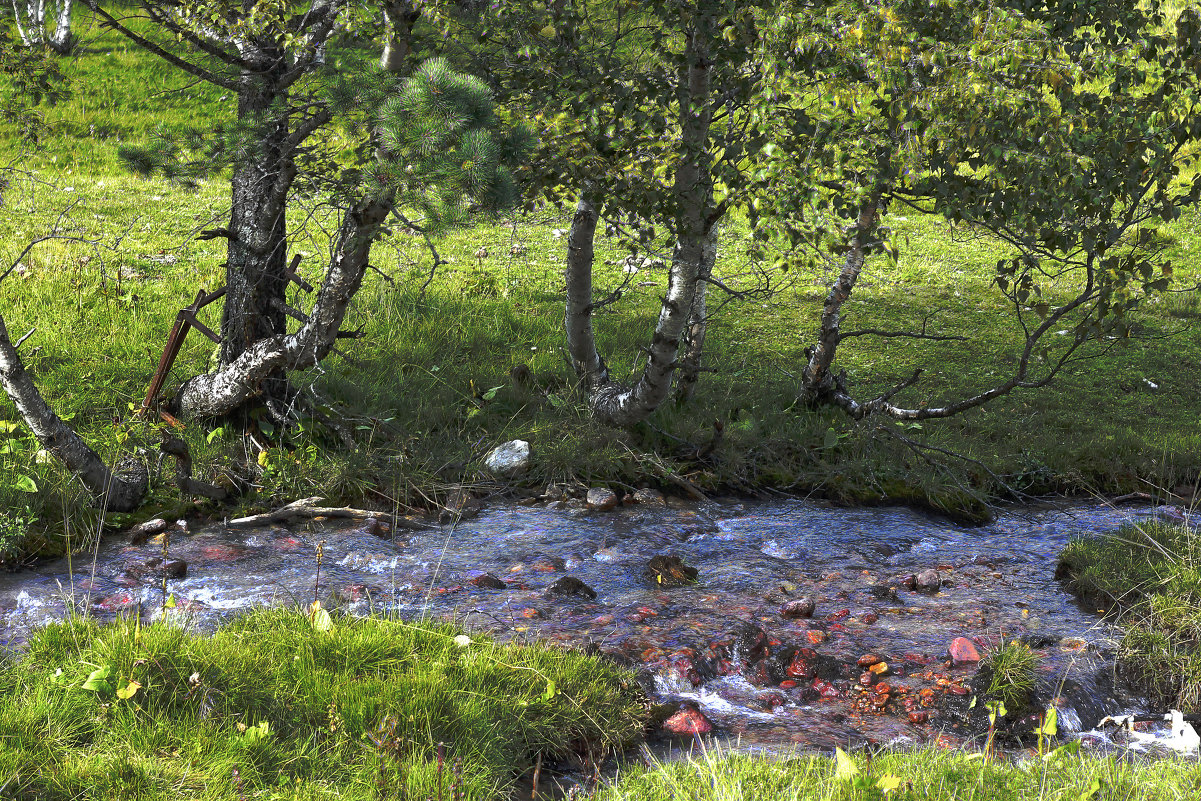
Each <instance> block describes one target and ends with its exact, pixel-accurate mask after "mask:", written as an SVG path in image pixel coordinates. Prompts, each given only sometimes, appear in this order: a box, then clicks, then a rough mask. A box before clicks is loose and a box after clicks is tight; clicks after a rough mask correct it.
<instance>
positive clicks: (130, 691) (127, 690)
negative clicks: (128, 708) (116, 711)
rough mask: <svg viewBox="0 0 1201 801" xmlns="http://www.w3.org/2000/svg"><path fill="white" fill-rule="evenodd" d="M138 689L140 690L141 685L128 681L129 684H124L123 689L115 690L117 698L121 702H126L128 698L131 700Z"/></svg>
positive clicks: (131, 680)
mask: <svg viewBox="0 0 1201 801" xmlns="http://www.w3.org/2000/svg"><path fill="white" fill-rule="evenodd" d="M140 689H142V685H140V684H138V683H137V682H136V681H134V680H133V679H130V680H129V684H126V685H125V686H124V687H122V688H120V689H119V690H117V697H118V698H120V699H121V700H122V701H128V700H129V699H130V698H133V696H134V693H136V692H137V691H138V690H140Z"/></svg>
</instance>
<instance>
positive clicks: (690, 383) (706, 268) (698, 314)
mask: <svg viewBox="0 0 1201 801" xmlns="http://www.w3.org/2000/svg"><path fill="white" fill-rule="evenodd" d="M701 254H702V255H701V267H700V271H699V272H698V273H697V277H696V291H695V292H694V294H693V296H692V311H691V313H690V314H689V315H688V328H687V330H686V331H685V332H684V353H683V355H682V356H680V358H679V360H678V361H679V365H680V367H679V375H678V376H676V392H675V399H676V402H677V403H687V402H688V401H690V400H692V395H693V393H695V392H696V384H697V381H699V380H700V375H701V355H702V354H703V353H704V351H705V335H706V334H707V333H708V331H709V311H708V308H707V307H706V303H705V299H706V297H707V295H708V292H707V291H706V289H707V287H708V285H709V279H710V278H711V277H712V276H713V266H714V265H715V264H716V263H717V226H715V225H714V226H710V227H709V232H708V235H707V236H706V237H705V241H704V244H703V250H702V251H701Z"/></svg>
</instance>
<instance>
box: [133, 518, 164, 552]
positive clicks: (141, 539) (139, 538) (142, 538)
mask: <svg viewBox="0 0 1201 801" xmlns="http://www.w3.org/2000/svg"><path fill="white" fill-rule="evenodd" d="M168 525H169V524H168V523H167V521H166V520H163V519H162V518H161V517H156V518H154V519H153V520H147V521H146V522H144V523H138V524H137V525H136V526H134V527H133V528H131V529H130V530H129V542H130V543H131V544H132V545H142V544H143V543H145V542H146V540H148V539H150V538H151V537H153V536H154V535H155V534H161V533H163V532H164V531H166V530H167V526H168Z"/></svg>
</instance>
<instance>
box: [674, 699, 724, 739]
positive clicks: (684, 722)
mask: <svg viewBox="0 0 1201 801" xmlns="http://www.w3.org/2000/svg"><path fill="white" fill-rule="evenodd" d="M711 731H713V723H712V722H710V720H709V718H707V717H705V713H704V712H701V710H699V709H698V708H696V707H695V706H693V705H691V704H688V705H685V706H681V707H680V709H679V711H678V712H676V713H675V714H674V715H672V716H671V717H669V718H668V719H667V720H665V721H663V732H664V733H665V734H671V735H675V736H677V737H691V736H693V735H694V734H708V733H709V732H711Z"/></svg>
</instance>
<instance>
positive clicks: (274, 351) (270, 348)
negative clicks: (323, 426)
mask: <svg viewBox="0 0 1201 801" xmlns="http://www.w3.org/2000/svg"><path fill="white" fill-rule="evenodd" d="M391 210H392V201H391V198H369V199H366V200H363V201H361V202H359V203H358V204H357V205H355V206H354V207H352V208H350V209H348V210H347V211H346V213H345V214H344V215H343V218H342V223H341V226H340V228H339V230H338V236H337V239H336V240H335V246H334V249H333V255H332V257H331V258H330V262H329V267H328V268H327V270H326V273H325V278H324V279H323V280H322V282H321V288H320V289H319V290H318V292H317V300H316V301H315V302H314V304H313V308H312V310H311V311H310V312H309V314H308V316H307V317H306V319H305V321H304V323H303V324H302V325H301V326H300V328H299V329H298V330H297V331H296V332H295V333H293V334H289V335H284V334H276V335H274V336H270V337H266V338H263V339H259V340H257V341H255V342H254V343H253V344H252V345H251V346H250V347H249V348H246V349H245V350H243V351H242V353H241V354H239V355H238V357H237V358H236V359H234V360H233V361H231V362H230V363H229V364H225V365H222V366H221V367H220V368H219V369H217V370H216V371H215V372H212V373H207V374H205V375H200V376H196V377H195V378H192V379H190V380H189V381H187V382H186V383H185V384H184V385H183V386H182V387H181V388H180V390H179V393H178V394H177V395H176V397H175V400H174V402H173V408H174V409H175V411H177V412H178V413H179V414H180V415H181V416H183V417H190V418H196V417H217V416H220V415H224V414H228V413H230V412H231V411H233V410H235V409H237V408H239V407H240V406H242V405H243V404H245V403H247V402H249V401H252V400H257V399H259V398H261V397H262V396H263V394H264V392H265V390H266V389H267V387H265V385H264V382H267V381H269V380H271V379H272V377H274V376H283V375H284V374H285V373H286V372H287V371H289V370H305V369H308V368H310V367H313V366H314V365H316V364H317V363H319V362H320V361H321V360H322V359H324V358H325V357H326V356H327V355H329V352H330V351H331V350H333V347H334V342H335V341H336V340H337V337H338V329H339V327H340V326H341V325H342V321H343V319H345V317H346V309H347V307H348V306H349V305H350V301H351V299H352V298H353V297H354V296H355V293H356V292H358V291H359V287H361V286H362V283H363V276H364V274H366V272H367V262H368V258H369V256H370V253H371V245H372V243H373V242H374V241H375V240H376V239H377V238H378V237H379V234H380V228H381V227H382V225H383V222H384V220H385V219H387V217H388V214H389V213H390V212H391Z"/></svg>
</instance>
